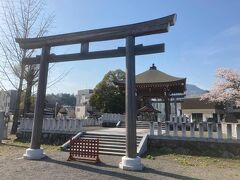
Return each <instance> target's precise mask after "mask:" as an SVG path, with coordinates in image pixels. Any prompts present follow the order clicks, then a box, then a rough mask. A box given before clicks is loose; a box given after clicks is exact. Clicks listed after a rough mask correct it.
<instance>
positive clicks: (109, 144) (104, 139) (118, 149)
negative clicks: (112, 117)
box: [66, 133, 142, 156]
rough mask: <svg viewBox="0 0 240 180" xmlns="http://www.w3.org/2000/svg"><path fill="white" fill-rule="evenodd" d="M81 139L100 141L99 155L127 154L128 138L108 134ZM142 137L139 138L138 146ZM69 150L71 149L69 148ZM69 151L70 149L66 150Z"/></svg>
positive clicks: (83, 136)
mask: <svg viewBox="0 0 240 180" xmlns="http://www.w3.org/2000/svg"><path fill="white" fill-rule="evenodd" d="M79 138H81V139H99V154H105V155H118V156H124V155H125V152H126V136H125V135H121V134H120V135H117V134H107V133H105V134H104V133H84V134H82V135H81V136H80V137H79ZM141 139H142V136H137V138H136V140H137V146H138V145H139V144H140V142H141ZM68 148H69V147H68ZM66 150H67V151H68V150H69V149H66Z"/></svg>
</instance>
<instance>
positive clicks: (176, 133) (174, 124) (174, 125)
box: [173, 121, 178, 136]
mask: <svg viewBox="0 0 240 180" xmlns="http://www.w3.org/2000/svg"><path fill="white" fill-rule="evenodd" d="M173 135H174V136H178V123H177V122H176V121H175V122H174V123H173Z"/></svg>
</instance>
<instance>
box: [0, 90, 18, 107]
mask: <svg viewBox="0 0 240 180" xmlns="http://www.w3.org/2000/svg"><path fill="white" fill-rule="evenodd" d="M16 99H17V91H16V90H9V91H0V111H4V112H14V110H15V104H16Z"/></svg>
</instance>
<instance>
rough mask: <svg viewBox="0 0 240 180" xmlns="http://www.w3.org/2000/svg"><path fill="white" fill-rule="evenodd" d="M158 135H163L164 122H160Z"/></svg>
mask: <svg viewBox="0 0 240 180" xmlns="http://www.w3.org/2000/svg"><path fill="white" fill-rule="evenodd" d="M158 135H159V136H160V135H162V122H161V121H160V122H158Z"/></svg>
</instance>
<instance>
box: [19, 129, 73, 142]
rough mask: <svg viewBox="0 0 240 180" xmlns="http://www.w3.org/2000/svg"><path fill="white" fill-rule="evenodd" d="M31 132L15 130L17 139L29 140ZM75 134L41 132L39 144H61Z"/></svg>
mask: <svg viewBox="0 0 240 180" xmlns="http://www.w3.org/2000/svg"><path fill="white" fill-rule="evenodd" d="M31 135H32V132H26V131H25V132H17V134H16V136H17V140H19V141H21V142H30V141H31ZM75 135H76V134H75V133H74V134H71V133H70V134H62V133H42V138H41V144H51V145H62V144H63V143H65V142H66V141H68V140H69V139H70V138H72V137H73V136H75Z"/></svg>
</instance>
